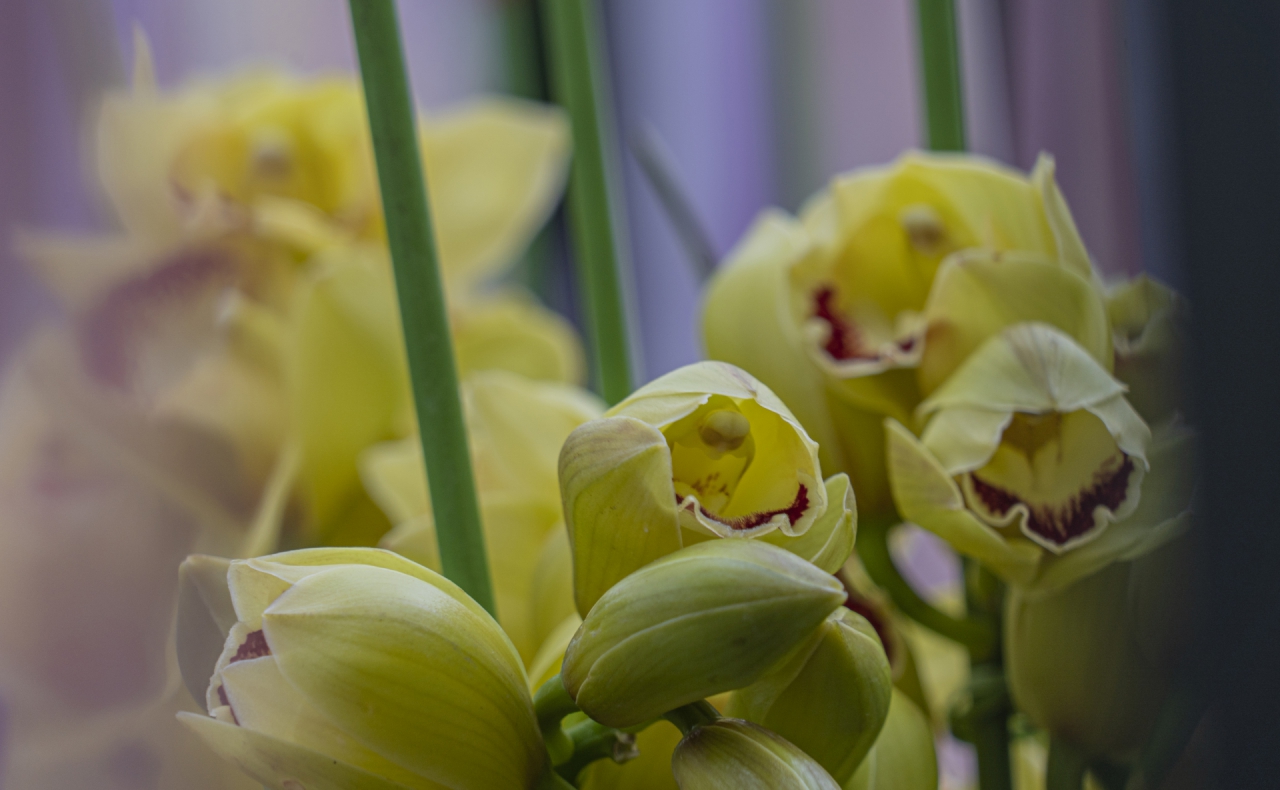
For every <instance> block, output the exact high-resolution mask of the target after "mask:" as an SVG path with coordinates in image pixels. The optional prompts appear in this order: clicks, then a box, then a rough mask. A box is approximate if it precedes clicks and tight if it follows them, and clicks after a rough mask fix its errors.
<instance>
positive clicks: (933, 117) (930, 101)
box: [916, 0, 965, 151]
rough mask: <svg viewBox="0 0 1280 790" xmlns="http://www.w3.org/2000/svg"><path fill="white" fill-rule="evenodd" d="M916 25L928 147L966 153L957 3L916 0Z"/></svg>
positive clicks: (952, 1)
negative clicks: (918, 38)
mask: <svg viewBox="0 0 1280 790" xmlns="http://www.w3.org/2000/svg"><path fill="white" fill-rule="evenodd" d="M916 25H917V29H918V32H919V36H920V75H921V77H922V78H923V81H924V85H923V88H924V91H923V92H924V106H925V123H926V126H927V128H928V132H929V148H930V149H931V150H934V151H963V150H965V135H964V95H963V91H962V89H961V83H960V46H959V41H958V40H957V37H956V12H955V2H954V0H916Z"/></svg>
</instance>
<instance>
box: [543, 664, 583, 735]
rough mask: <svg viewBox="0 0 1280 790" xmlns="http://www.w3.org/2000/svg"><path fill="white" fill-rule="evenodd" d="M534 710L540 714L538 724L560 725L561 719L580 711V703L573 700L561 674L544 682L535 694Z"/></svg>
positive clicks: (545, 726) (544, 726)
mask: <svg viewBox="0 0 1280 790" xmlns="http://www.w3.org/2000/svg"><path fill="white" fill-rule="evenodd" d="M533 710H534V712H535V713H536V714H537V715H538V726H539V727H542V728H543V729H546V728H548V727H552V726H555V727H559V726H560V720H561V719H563V718H564V717H565V716H568V715H569V714H570V713H577V712H578V703H576V702H574V701H573V697H571V696H569V692H568V690H567V689H565V687H564V682H563V681H562V680H560V676H559V675H556V676H555V677H553V678H551V679H550V680H548V681H547V682H546V683H543V684H542V685H541V686H540V687H539V688H538V690H537V691H536V692H534V694H533Z"/></svg>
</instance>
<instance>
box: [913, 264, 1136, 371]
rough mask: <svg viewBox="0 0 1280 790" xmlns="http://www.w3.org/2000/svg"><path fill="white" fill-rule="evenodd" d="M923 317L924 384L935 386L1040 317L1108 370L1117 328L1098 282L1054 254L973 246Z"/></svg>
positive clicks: (948, 268) (949, 271)
mask: <svg viewBox="0 0 1280 790" xmlns="http://www.w3.org/2000/svg"><path fill="white" fill-rule="evenodd" d="M924 320H925V322H926V323H927V325H928V332H927V336H926V340H925V343H924V349H925V350H924V354H923V356H922V358H921V361H920V370H919V375H920V387H921V389H922V390H923V391H924V392H926V393H929V392H933V391H934V390H936V389H937V388H938V387H939V386H940V385H941V384H942V383H943V382H944V381H946V379H947V377H948V376H950V375H951V374H952V373H953V372H954V371H955V370H956V368H958V367H959V366H960V365H961V364H962V363H963V362H964V361H965V359H967V358H968V356H969V355H970V354H972V353H973V352H974V351H975V350H976V349H978V348H979V347H980V346H981V345H982V343H983V342H985V341H986V340H987V339H988V338H990V337H991V336H993V335H995V334H997V333H999V332H1000V331H1001V330H1003V329H1004V328H1005V327H1007V326H1011V325H1013V324H1018V323H1022V322H1025V321H1040V322H1043V323H1046V324H1049V325H1051V326H1054V327H1057V328H1058V329H1060V330H1061V331H1062V332H1064V333H1065V334H1067V335H1068V336H1069V337H1071V338H1072V339H1073V340H1075V341H1076V343H1078V344H1079V345H1080V347H1081V348H1083V349H1084V350H1085V351H1086V352H1088V354H1089V356H1091V357H1093V358H1094V360H1096V361H1097V362H1098V364H1100V365H1101V366H1102V367H1104V368H1105V369H1107V370H1108V371H1109V370H1110V369H1111V366H1112V350H1111V330H1110V327H1109V326H1108V323H1107V310H1106V307H1105V306H1104V304H1103V300H1102V296H1101V294H1100V293H1099V292H1098V290H1097V289H1096V288H1095V287H1094V285H1093V283H1091V282H1090V281H1089V280H1086V279H1085V278H1083V277H1081V276H1080V275H1079V274H1076V273H1075V272H1074V271H1072V270H1070V269H1067V268H1064V267H1061V266H1056V265H1054V264H1053V263H1051V262H1050V261H1049V259H1047V258H1045V257H1043V256H1040V255H1037V254H1034V253H1022V252H1009V253H999V252H995V251H992V250H981V249H973V250H966V251H964V252H960V253H957V254H956V255H954V256H952V257H951V258H949V259H947V261H946V262H945V263H943V265H942V267H941V268H940V269H939V270H938V276H937V279H936V280H935V281H934V285H933V290H932V291H931V292H930V295H929V303H928V305H926V307H925V311H924Z"/></svg>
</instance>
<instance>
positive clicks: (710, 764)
mask: <svg viewBox="0 0 1280 790" xmlns="http://www.w3.org/2000/svg"><path fill="white" fill-rule="evenodd" d="M671 770H672V772H673V773H674V774H675V777H676V783H677V784H679V785H680V790H838V788H839V787H840V785H838V784H836V782H835V780H834V779H832V778H831V776H830V775H828V774H827V772H826V771H824V770H823V769H822V766H821V765H818V763H817V762H815V761H814V759H813V758H812V757H810V756H809V755H807V754H805V753H804V752H803V751H801V750H800V749H799V748H797V747H796V746H795V745H793V744H792V743H791V742H789V741H787V740H786V739H784V738H782V737H781V736H779V735H777V734H775V733H773V732H770V731H769V730H766V729H765V728H764V727H761V726H759V725H756V724H752V723H751V722H748V721H742V720H741V719H720V720H719V721H716V722H712V723H710V724H704V725H702V726H699V727H695V728H693V729H692V730H690V731H689V734H687V735H685V736H684V740H682V741H680V744H679V745H678V746H676V751H675V754H674V755H673V756H672V758H671Z"/></svg>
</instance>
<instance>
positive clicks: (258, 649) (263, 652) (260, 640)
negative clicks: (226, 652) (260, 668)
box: [229, 631, 271, 664]
mask: <svg viewBox="0 0 1280 790" xmlns="http://www.w3.org/2000/svg"><path fill="white" fill-rule="evenodd" d="M269 655H271V646H270V645H268V644H267V637H266V636H265V635H263V633H262V631H250V632H249V635H248V636H246V637H245V638H244V642H242V643H241V644H240V647H239V648H238V649H237V650H236V654H235V655H234V656H232V657H231V661H230V662H229V663H232V664H234V663H236V662H237V661H247V660H249V659H251V658H262V657H263V656H269Z"/></svg>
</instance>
